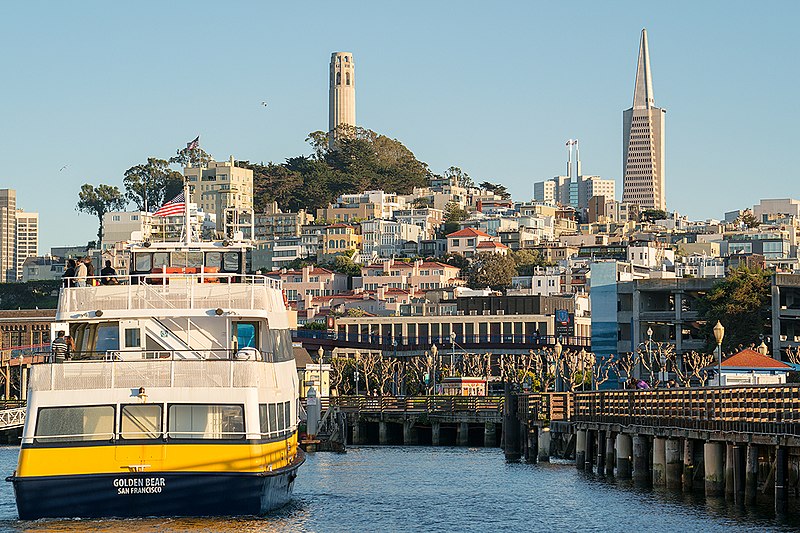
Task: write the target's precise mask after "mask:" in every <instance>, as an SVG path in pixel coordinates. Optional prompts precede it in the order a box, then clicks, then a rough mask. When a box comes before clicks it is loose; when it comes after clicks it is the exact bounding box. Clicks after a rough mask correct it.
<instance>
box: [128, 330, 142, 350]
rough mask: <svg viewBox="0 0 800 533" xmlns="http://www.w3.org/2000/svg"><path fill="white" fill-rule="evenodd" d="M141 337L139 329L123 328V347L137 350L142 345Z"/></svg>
mask: <svg viewBox="0 0 800 533" xmlns="http://www.w3.org/2000/svg"><path fill="white" fill-rule="evenodd" d="M141 335H142V333H141V330H140V329H139V328H125V347H126V348H139V347H140V346H141V345H142V337H141Z"/></svg>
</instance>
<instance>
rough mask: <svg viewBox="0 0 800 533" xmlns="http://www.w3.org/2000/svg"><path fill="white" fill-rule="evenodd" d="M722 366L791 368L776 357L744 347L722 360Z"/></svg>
mask: <svg viewBox="0 0 800 533" xmlns="http://www.w3.org/2000/svg"><path fill="white" fill-rule="evenodd" d="M722 366H723V367H725V368H750V369H761V368H770V369H777V370H787V371H788V370H791V369H792V367H791V366H789V365H787V364H786V363H783V362H781V361H778V360H777V359H773V358H772V357H768V356H766V355H761V354H760V353H758V352H757V351H755V350H751V349H749V348H748V349H746V350H742V351H741V352H739V353H737V354H733V355H731V356H730V357H728V358H727V359H725V360H724V361H722Z"/></svg>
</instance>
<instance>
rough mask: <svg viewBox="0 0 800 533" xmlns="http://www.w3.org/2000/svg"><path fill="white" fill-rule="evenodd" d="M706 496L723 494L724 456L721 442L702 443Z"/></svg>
mask: <svg viewBox="0 0 800 533" xmlns="http://www.w3.org/2000/svg"><path fill="white" fill-rule="evenodd" d="M703 465H704V467H705V491H706V496H722V495H723V494H725V457H724V448H723V447H722V443H721V442H706V443H705V444H703Z"/></svg>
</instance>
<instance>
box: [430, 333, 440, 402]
mask: <svg viewBox="0 0 800 533" xmlns="http://www.w3.org/2000/svg"><path fill="white" fill-rule="evenodd" d="M438 355H439V348H438V347H437V346H436V345H435V344H434V345H433V346H431V356H432V359H433V360H432V361H431V363H432V364H431V369H432V370H431V383H433V395H434V396H436V358H437V356H438Z"/></svg>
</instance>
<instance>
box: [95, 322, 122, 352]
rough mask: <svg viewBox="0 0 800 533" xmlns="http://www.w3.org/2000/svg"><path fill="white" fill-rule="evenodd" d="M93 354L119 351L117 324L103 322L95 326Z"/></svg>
mask: <svg viewBox="0 0 800 533" xmlns="http://www.w3.org/2000/svg"><path fill="white" fill-rule="evenodd" d="M95 339H96V340H95V345H94V351H95V352H107V351H109V350H119V322H103V323H100V324H98V325H97V336H96V337H95Z"/></svg>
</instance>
